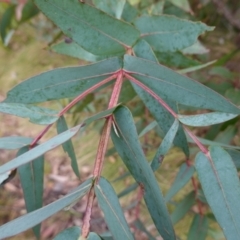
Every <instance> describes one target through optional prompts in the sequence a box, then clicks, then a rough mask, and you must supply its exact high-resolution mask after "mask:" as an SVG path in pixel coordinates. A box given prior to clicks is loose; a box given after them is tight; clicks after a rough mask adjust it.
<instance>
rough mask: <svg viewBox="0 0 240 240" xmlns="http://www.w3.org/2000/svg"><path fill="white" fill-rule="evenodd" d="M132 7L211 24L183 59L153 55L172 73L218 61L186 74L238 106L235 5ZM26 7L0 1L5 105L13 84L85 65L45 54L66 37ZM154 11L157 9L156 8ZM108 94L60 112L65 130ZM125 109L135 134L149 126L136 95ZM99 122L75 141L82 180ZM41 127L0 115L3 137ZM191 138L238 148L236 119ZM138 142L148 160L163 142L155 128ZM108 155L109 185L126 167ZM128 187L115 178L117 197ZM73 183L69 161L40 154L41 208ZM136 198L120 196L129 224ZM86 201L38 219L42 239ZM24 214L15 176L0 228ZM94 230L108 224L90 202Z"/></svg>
mask: <svg viewBox="0 0 240 240" xmlns="http://www.w3.org/2000/svg"><path fill="white" fill-rule="evenodd" d="M130 2H131V4H133V5H134V6H136V8H138V9H139V10H140V11H142V12H144V11H145V12H147V13H151V12H152V13H155V12H154V11H155V10H156V9H158V11H159V12H160V11H161V12H163V13H165V14H172V15H176V16H179V17H181V18H185V19H190V20H194V21H197V20H200V21H202V22H204V23H206V24H208V25H210V26H215V27H216V28H215V30H214V31H212V32H208V33H206V34H205V35H203V36H201V37H200V39H199V41H200V42H199V44H198V45H196V46H195V49H192V50H191V49H190V50H189V49H188V50H186V54H185V55H184V56H185V58H183V56H182V55H180V54H179V53H176V54H175V55H174V56H163V55H159V56H158V58H159V61H160V62H161V63H162V64H164V65H167V66H169V67H171V68H173V69H176V70H177V69H184V68H186V67H190V66H196V65H197V64H199V63H206V62H210V61H212V60H217V63H215V64H212V65H210V66H209V67H207V68H204V69H202V70H199V71H196V72H192V73H190V74H188V75H189V76H191V77H192V78H194V79H196V80H198V81H200V82H202V83H204V84H206V85H207V86H209V87H211V88H212V89H214V90H216V91H218V92H219V93H220V94H222V95H224V96H225V97H226V98H228V99H230V100H231V101H232V102H233V103H235V104H236V105H240V64H239V62H240V2H239V0H189V6H190V7H191V8H188V7H184V5H183V3H185V2H187V1H182V0H171V1H170V0H169V1H167V0H166V1H163V0H162V1H151V0H142V1H140V0H134V1H130ZM26 4H28V1H24V0H22V1H21V0H18V1H17V0H15V1H10V0H9V1H8V0H2V1H1V0H0V19H1V20H0V21H1V22H0V26H1V37H2V41H1V42H0V100H1V101H2V100H4V98H5V97H6V94H7V92H8V91H9V90H10V89H11V88H12V87H13V86H15V85H16V84H18V83H20V82H21V81H24V80H25V79H27V78H29V77H31V76H33V75H35V74H38V73H41V72H43V71H47V70H51V69H54V68H57V67H63V66H73V65H83V64H86V63H87V62H85V61H83V60H80V59H77V58H72V57H68V56H64V55H60V54H57V53H55V52H53V51H51V49H50V46H51V45H52V43H53V42H54V41H59V40H60V39H66V37H65V36H63V35H62V34H61V32H60V30H59V29H58V28H57V27H56V26H54V24H53V23H51V21H49V20H48V19H47V18H46V17H45V16H44V15H43V14H41V13H39V12H38V11H37V9H36V8H34V7H33V6H32V5H31V4H30V5H29V7H28V8H26V6H27V5H26ZM160 8H161V10H159V9H160ZM196 48H197V50H196ZM191 51H192V52H191ZM194 51H195V52H196V51H197V52H198V54H195V52H194ZM199 53H201V54H199ZM109 93H110V92H109V91H108V90H107V89H102V90H100V91H98V92H96V93H94V94H91V95H90V96H89V97H88V98H87V99H86V100H84V101H85V103H84V104H82V103H80V104H79V105H78V106H76V107H75V108H74V109H73V110H72V111H70V112H69V113H68V114H66V119H67V121H68V125H69V127H71V126H74V125H75V124H76V123H80V122H81V121H82V120H83V119H84V118H86V117H87V116H91V115H93V114H94V113H96V112H97V111H100V110H105V109H106V106H107V101H108V99H109ZM68 101H69V100H67V99H63V100H61V101H53V102H49V103H44V104H42V106H47V107H50V108H53V109H56V110H60V109H62V107H63V106H65V105H66V104H67V103H68ZM127 105H128V106H129V108H130V109H131V110H133V112H134V116H135V120H136V125H137V127H138V129H142V128H143V127H144V126H145V125H147V123H149V122H151V121H152V117H151V116H150V115H149V114H147V112H146V111H145V110H144V107H143V105H142V103H141V102H140V100H139V99H138V98H137V97H135V98H133V99H132V100H131V101H130V102H129V103H127ZM186 111H187V110H186ZM189 111H191V110H189ZM102 123H103V122H102V121H99V122H98V123H95V124H92V125H91V126H90V127H88V128H87V130H86V132H85V133H84V134H83V135H81V136H79V135H77V136H76V137H74V139H73V143H74V147H75V152H76V155H77V159H78V164H79V168H80V172H81V177H82V180H83V179H86V178H87V177H89V176H90V175H91V170H92V168H93V163H94V157H95V154H96V149H97V144H98V139H99V133H100V131H101V127H102ZM41 129H43V126H40V125H35V124H32V123H30V122H29V121H28V120H27V119H21V118H18V117H15V116H11V115H5V114H0V136H1V137H4V136H13V135H19V136H28V137H35V136H36V135H37V134H38V133H39V132H40V131H41ZM195 133H196V134H197V135H198V136H201V137H206V138H207V139H209V140H213V139H215V140H216V138H217V139H218V140H219V141H221V142H223V143H226V144H228V143H231V144H235V145H239V144H240V139H239V121H238V119H236V120H233V121H229V122H227V123H226V124H225V125H217V126H215V127H213V128H211V129H209V128H207V127H206V128H201V129H197V130H196V132H195ZM54 135H56V130H55V128H54V127H53V128H52V129H51V130H50V131H49V133H48V134H47V135H46V136H44V138H43V141H44V140H46V139H49V138H50V137H51V136H54ZM223 136H224V137H223ZM141 141H142V144H143V148H144V150H145V153H146V155H147V158H148V159H149V160H150V159H152V158H153V156H154V153H155V150H156V149H157V147H158V146H159V144H160V142H161V139H160V138H159V136H158V134H157V133H156V132H155V131H150V132H149V134H148V135H146V136H145V137H144V138H142V139H141ZM109 149H110V150H111V143H110V144H109ZM110 153H111V152H110V151H109V155H108V156H107V157H106V161H105V165H104V170H103V176H105V177H106V178H108V179H109V180H110V181H114V179H116V178H118V177H119V176H122V175H124V173H126V169H125V167H124V166H123V164H122V163H121V160H120V159H119V157H118V156H117V155H116V154H113V155H111V154H110ZM15 154H16V151H6V150H0V163H1V164H2V163H4V162H7V161H8V160H11V159H12V158H14V156H15ZM183 161H184V155H183V154H182V152H181V151H180V150H179V149H178V148H172V149H171V151H170V153H169V154H168V155H167V158H166V159H164V164H163V165H162V166H161V168H160V169H159V171H158V172H157V174H156V177H157V178H158V180H159V184H160V186H161V189H162V191H163V193H165V192H166V191H167V189H169V187H170V186H171V183H172V181H173V179H174V177H175V175H176V173H177V170H178V168H177V167H178V166H179V165H180V164H181V163H182V162H183ZM132 182H133V180H132V179H131V178H130V177H126V178H123V179H122V180H121V181H115V182H114V187H115V190H116V192H117V193H120V192H121V191H122V190H123V189H125V188H126V187H127V186H130V185H131V183H132ZM79 183H80V182H79V180H78V179H77V178H76V176H75V175H74V173H73V172H72V169H71V166H70V160H69V158H68V156H67V155H66V153H64V151H63V150H62V148H61V147H58V148H56V149H55V150H54V151H51V152H49V153H47V154H46V156H45V177H44V186H45V187H44V188H45V189H44V204H45V205H46V204H48V203H50V202H52V201H54V200H56V199H58V198H59V197H61V196H63V195H64V194H66V193H68V192H69V190H70V189H72V188H74V187H75V186H77V185H79ZM191 187H192V186H191V183H189V184H188V185H187V186H186V187H185V188H184V190H183V191H182V193H180V194H179V195H177V196H176V198H175V200H176V201H177V200H179V199H181V196H183V195H184V194H185V193H186V192H188V191H189V189H191ZM184 191H185V192H184ZM136 199H137V191H134V192H132V193H131V194H128V195H126V196H125V197H123V198H121V204H122V206H123V207H124V209H125V213H126V218H127V220H128V222H129V223H130V225H131V222H133V221H134V220H135V216H136V212H135V210H134V208H133V206H134V204H135V203H136ZM85 204H86V198H83V199H82V200H81V201H80V202H79V203H77V204H76V205H75V206H74V207H73V208H71V209H70V210H67V211H62V212H60V213H58V214H56V215H54V216H53V217H51V218H50V219H48V220H46V221H44V223H43V224H42V239H44V240H45V239H52V238H53V237H54V236H55V235H56V234H57V233H58V232H60V231H61V230H63V229H65V228H67V227H69V226H73V225H78V226H81V222H82V217H83V214H84V211H85ZM140 211H141V212H140V216H141V217H140V218H141V220H142V222H144V223H145V224H146V226H148V229H149V231H153V232H154V229H153V226H154V225H152V224H151V220H150V219H149V216H148V214H147V212H146V211H145V208H144V203H141V208H140ZM170 211H171V206H170ZM25 212H26V210H25V205H24V199H23V196H22V190H21V186H20V183H19V178H18V176H16V177H15V178H14V179H13V180H12V181H10V182H9V183H7V184H5V185H4V186H2V187H1V188H0V224H1V225H2V224H4V223H6V222H8V221H10V220H12V219H14V218H16V217H18V216H20V215H21V214H24V213H25ZM190 221H191V214H189V215H188V216H186V217H185V218H184V221H181V222H180V223H178V224H177V225H176V231H177V234H178V235H179V236H180V237H181V239H186V233H187V231H188V228H189V224H190ZM211 227H212V234H210V237H209V239H224V238H223V236H222V235H221V232H219V231H218V226H216V225H215V224H212V225H211ZM92 230H93V231H97V232H104V231H106V225H105V223H104V221H103V216H102V213H101V211H100V210H99V208H98V206H97V204H95V206H94V211H93V220H92ZM138 236H139V237H138V239H148V238H147V237H146V235H144V234H143V233H142V232H141V231H139V235H138ZM0 237H1V236H0ZM10 239H18V240H19V239H34V236H33V233H32V231H31V230H29V231H26V232H25V233H23V234H20V235H18V236H17V237H13V238H10Z"/></svg>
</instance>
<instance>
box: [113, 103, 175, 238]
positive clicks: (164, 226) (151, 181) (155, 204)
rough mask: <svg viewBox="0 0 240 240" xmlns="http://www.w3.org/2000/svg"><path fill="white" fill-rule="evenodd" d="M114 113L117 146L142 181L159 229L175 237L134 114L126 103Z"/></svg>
mask: <svg viewBox="0 0 240 240" xmlns="http://www.w3.org/2000/svg"><path fill="white" fill-rule="evenodd" d="M114 117H115V123H116V126H117V130H118V134H119V136H117V135H116V133H115V132H114V130H112V133H111V137H112V140H113V143H114V146H115V148H116V150H117V152H118V153H119V155H120V157H121V158H122V160H123V162H124V164H125V165H126V166H127V168H128V170H129V172H130V173H131V175H132V176H133V177H134V179H135V180H136V182H138V183H140V187H141V188H142V190H143V192H144V195H143V196H144V200H145V202H146V205H147V208H148V210H149V213H150V215H151V217H152V219H153V221H154V224H155V226H156V228H157V229H158V231H159V233H160V234H161V236H162V237H163V238H164V239H165V240H170V239H171V240H172V239H175V233H174V230H173V226H172V223H171V220H170V216H169V214H168V211H167V208H166V204H165V201H164V198H163V196H162V193H161V190H160V189H159V186H158V183H157V181H156V179H155V177H154V174H153V171H152V169H151V167H150V165H149V163H148V162H147V160H146V158H145V156H144V153H143V150H142V148H141V146H140V142H139V140H138V135H137V132H136V128H135V125H134V122H133V119H132V115H131V113H130V111H129V110H128V109H127V108H126V107H119V108H118V109H117V110H116V111H115V112H114Z"/></svg>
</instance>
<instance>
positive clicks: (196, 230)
mask: <svg viewBox="0 0 240 240" xmlns="http://www.w3.org/2000/svg"><path fill="white" fill-rule="evenodd" d="M207 232H208V219H207V217H205V216H201V215H199V214H195V215H194V218H193V221H192V225H191V227H190V230H189V232H188V238H187V239H188V240H196V239H198V240H205V239H206V237H207Z"/></svg>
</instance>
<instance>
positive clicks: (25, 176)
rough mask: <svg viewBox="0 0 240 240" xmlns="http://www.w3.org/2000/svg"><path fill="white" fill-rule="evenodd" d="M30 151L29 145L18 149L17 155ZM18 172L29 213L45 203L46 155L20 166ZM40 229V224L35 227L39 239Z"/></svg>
mask: <svg viewBox="0 0 240 240" xmlns="http://www.w3.org/2000/svg"><path fill="white" fill-rule="evenodd" d="M28 151H29V147H28V146H26V147H23V148H21V149H20V150H19V151H18V154H17V156H20V155H22V154H24V153H25V152H28ZM18 173H19V176H20V181H21V186H22V189H23V195H24V201H25V205H26V209H27V212H28V213H29V212H32V211H34V210H37V209H39V208H41V207H42V204H43V176H44V157H43V156H40V157H38V158H36V159H34V161H32V162H30V163H27V164H24V165H22V166H20V167H19V168H18ZM40 229H41V225H40V224H39V225H37V226H35V227H33V231H34V234H35V236H36V237H37V238H38V239H39V238H40Z"/></svg>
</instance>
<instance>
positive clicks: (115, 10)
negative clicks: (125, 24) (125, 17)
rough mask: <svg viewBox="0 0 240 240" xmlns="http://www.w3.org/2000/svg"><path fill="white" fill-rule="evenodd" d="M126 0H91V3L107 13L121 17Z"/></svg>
mask: <svg viewBox="0 0 240 240" xmlns="http://www.w3.org/2000/svg"><path fill="white" fill-rule="evenodd" d="M125 3H126V0H93V4H94V5H95V6H96V7H97V8H99V9H101V10H102V11H103V12H106V13H108V14H109V15H111V16H113V17H115V18H117V19H121V16H122V12H123V8H124V5H125Z"/></svg>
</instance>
